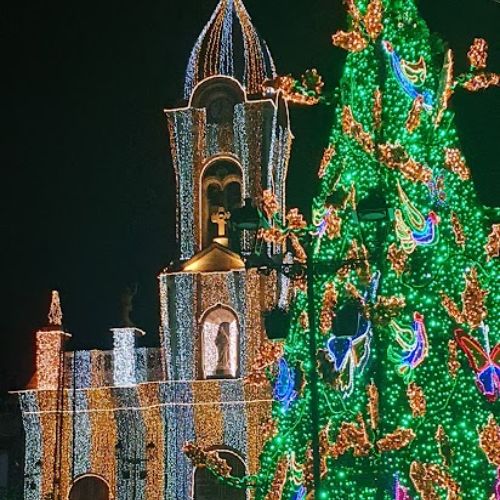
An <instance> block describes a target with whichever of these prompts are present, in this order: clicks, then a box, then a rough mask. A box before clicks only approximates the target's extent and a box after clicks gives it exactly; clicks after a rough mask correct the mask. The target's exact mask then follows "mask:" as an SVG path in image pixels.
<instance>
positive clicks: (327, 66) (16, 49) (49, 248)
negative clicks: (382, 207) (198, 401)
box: [0, 0, 500, 390]
mask: <svg viewBox="0 0 500 500" xmlns="http://www.w3.org/2000/svg"><path fill="white" fill-rule="evenodd" d="M215 4H216V0H182V1H175V2H174V1H172V0H163V1H161V2H142V3H141V2H137V1H134V2H130V1H124V0H121V1H119V2H118V1H116V0H106V1H102V2H92V1H86V2H71V1H69V2H66V3H65V4H56V3H52V2H39V1H37V2H35V1H30V0H27V1H25V2H9V4H8V6H7V7H6V6H5V4H4V6H3V7H2V12H1V13H0V25H1V28H0V36H1V40H0V42H1V43H0V47H1V48H0V54H1V55H2V60H1V67H2V69H3V71H2V73H3V77H2V83H3V85H2V88H3V90H2V95H1V98H2V101H3V104H2V107H1V111H0V115H1V120H2V125H3V130H2V155H1V158H2V160H1V163H2V170H3V177H2V182H1V187H2V190H1V196H0V198H1V203H2V207H1V212H0V213H1V216H0V221H1V222H0V224H1V226H0V228H1V235H2V238H1V248H2V250H3V252H2V264H3V271H2V274H1V276H2V278H3V279H2V286H1V288H2V298H1V302H0V303H1V305H2V309H1V314H0V335H1V344H0V389H4V390H5V389H8V388H9V389H12V388H17V387H21V386H22V385H23V384H25V383H26V381H27V380H28V379H29V377H30V375H31V372H32V369H33V368H32V367H33V355H34V336H33V333H34V331H35V330H36V329H37V328H38V327H41V326H43V325H44V324H45V323H46V313H47V308H48V304H49V299H50V290H51V289H52V288H57V289H59V290H60V292H61V297H62V304H63V310H64V314H65V316H64V319H65V321H64V322H65V325H66V328H67V330H68V331H70V332H71V333H72V334H73V341H72V343H73V347H78V348H93V347H97V348H107V347H109V346H110V344H111V342H110V340H111V334H110V333H109V328H110V327H112V326H117V316H118V311H119V298H120V293H121V291H122V290H123V289H124V287H125V286H126V285H127V284H129V283H133V282H137V283H138V284H139V294H138V296H137V298H136V301H135V309H134V314H133V317H134V319H135V322H136V323H137V325H139V326H140V327H142V328H143V329H145V330H146V331H147V336H146V337H145V339H144V342H145V343H146V344H147V345H154V344H155V343H157V342H158V340H157V339H158V320H159V300H158V293H157V280H156V276H157V275H158V273H159V271H160V270H161V269H162V268H163V267H164V266H166V265H167V264H168V263H169V261H170V260H171V259H172V258H173V257H174V256H175V248H176V245H175V240H174V226H175V220H174V215H175V197H174V178H173V171H172V167H171V160H170V155H169V146H168V138H167V130H166V121H165V118H164V115H163V112H162V110H163V108H166V107H173V106H175V105H178V104H180V101H179V98H180V97H182V90H183V75H184V70H185V66H186V63H187V59H188V56H189V52H190V50H191V48H192V46H193V44H194V42H195V39H196V37H197V36H198V34H199V32H200V31H201V29H202V27H203V25H204V24H205V22H206V21H207V20H208V18H209V16H210V14H211V12H212V11H213V9H214V7H215ZM246 6H247V8H248V10H249V12H250V14H251V15H252V17H253V20H254V23H255V25H256V26H257V28H258V30H259V32H260V33H261V35H262V36H263V37H264V38H265V39H266V40H267V42H268V44H269V46H270V48H271V52H272V53H273V56H274V59H275V61H276V64H277V66H278V71H279V73H280V74H286V73H293V74H295V75H300V74H301V72H302V71H304V70H305V69H307V68H312V67H317V68H318V69H319V71H320V73H321V74H322V75H323V76H324V78H325V80H326V81H327V83H328V84H329V85H330V87H332V86H334V85H335V84H337V82H338V79H339V75H340V71H341V68H342V64H343V61H344V58H345V54H344V53H343V51H341V50H339V49H335V48H333V47H332V46H331V43H330V37H331V34H332V33H333V32H334V31H335V30H336V29H338V28H340V27H344V26H345V13H344V10H343V8H342V6H341V2H340V0H313V1H310V2H298V1H295V0H272V1H271V0H247V1H246ZM420 6H421V11H422V14H423V16H424V17H425V18H426V20H427V21H428V23H429V25H430V27H431V29H432V30H433V31H436V32H438V33H440V34H441V36H442V37H443V38H444V39H446V40H447V41H448V42H449V43H450V45H451V47H452V48H453V49H454V50H455V53H456V58H457V61H458V65H459V69H460V68H461V69H464V68H465V65H466V57H465V55H466V52H467V49H468V47H469V45H470V43H471V41H472V39H473V38H474V37H475V36H483V37H485V38H486V39H487V40H488V41H489V43H490V64H489V68H490V69H491V70H497V71H500V30H499V26H500V4H499V3H495V2H494V1H493V0H422V1H421V2H420ZM453 106H454V108H455V109H456V110H457V111H458V116H457V122H458V127H459V132H460V135H461V137H462V142H463V149H464V152H465V154H466V156H467V158H468V162H469V164H470V166H471V168H472V170H473V175H474V180H475V182H476V185H477V188H478V190H479V193H480V196H481V199H482V201H483V202H484V203H485V204H489V205H495V204H497V205H498V204H499V196H498V185H499V181H500V174H499V162H498V150H499V144H498V143H499V140H500V134H499V132H498V130H499V127H500V90H498V89H493V90H489V91H487V92H485V93H481V94H476V95H469V94H465V93H464V92H460V93H459V94H458V95H457V96H455V98H454V100H453ZM330 113H331V110H330V109H325V108H323V109H319V108H314V109H300V110H294V111H293V113H292V127H293V131H294V133H295V135H296V141H295V144H294V149H293V153H292V159H291V167H290V174H289V183H288V204H289V205H290V206H295V205H298V206H300V207H302V208H304V209H307V206H308V201H309V200H310V197H311V195H312V193H313V192H314V189H315V185H316V171H317V167H318V162H319V160H320V158H321V155H322V151H323V148H324V146H325V145H326V142H327V138H328V131H329V127H330Z"/></svg>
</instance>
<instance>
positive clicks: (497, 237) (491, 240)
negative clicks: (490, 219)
mask: <svg viewBox="0 0 500 500" xmlns="http://www.w3.org/2000/svg"><path fill="white" fill-rule="evenodd" d="M484 249H485V250H486V256H487V257H486V260H487V261H490V260H491V259H493V258H495V257H498V256H499V255H500V224H493V226H492V227H491V233H490V234H489V235H488V242H487V243H486V245H484Z"/></svg>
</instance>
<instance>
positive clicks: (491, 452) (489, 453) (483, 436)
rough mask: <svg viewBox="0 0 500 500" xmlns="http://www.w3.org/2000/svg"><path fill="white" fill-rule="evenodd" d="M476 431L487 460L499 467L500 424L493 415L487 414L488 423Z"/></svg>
mask: <svg viewBox="0 0 500 500" xmlns="http://www.w3.org/2000/svg"><path fill="white" fill-rule="evenodd" d="M478 432H479V446H480V448H481V450H482V451H483V452H484V454H485V455H486V458H487V459H488V462H489V463H490V464H493V465H495V466H496V467H500V426H499V425H498V424H497V422H496V420H495V418H494V417H493V415H489V417H488V423H487V424H486V425H485V426H484V427H483V428H482V429H480V430H479V431H478Z"/></svg>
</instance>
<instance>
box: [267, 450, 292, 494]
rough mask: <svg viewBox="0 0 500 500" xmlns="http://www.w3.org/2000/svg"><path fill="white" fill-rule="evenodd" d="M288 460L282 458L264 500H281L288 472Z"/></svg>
mask: <svg viewBox="0 0 500 500" xmlns="http://www.w3.org/2000/svg"><path fill="white" fill-rule="evenodd" d="M288 465H289V460H288V458H287V457H282V458H281V459H280V460H279V462H278V465H277V466H276V472H275V473H274V478H273V482H272V484H271V488H269V493H268V494H267V496H266V500H281V498H282V495H283V488H284V487H285V481H286V474H287V472H288Z"/></svg>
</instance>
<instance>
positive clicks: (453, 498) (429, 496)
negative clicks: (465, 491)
mask: <svg viewBox="0 0 500 500" xmlns="http://www.w3.org/2000/svg"><path fill="white" fill-rule="evenodd" d="M410 478H411V480H412V482H413V485H414V486H415V489H416V490H417V492H418V493H419V495H420V497H421V499H422V500H439V499H440V498H441V496H440V495H439V493H438V492H437V491H436V489H435V487H436V486H437V487H439V488H443V489H445V490H446V492H447V497H446V499H447V500H459V499H460V487H459V486H458V484H457V483H456V482H455V481H454V480H453V478H452V477H451V476H450V474H449V473H448V472H446V471H443V469H441V467H439V465H435V464H425V463H421V462H412V464H411V466H410Z"/></svg>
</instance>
